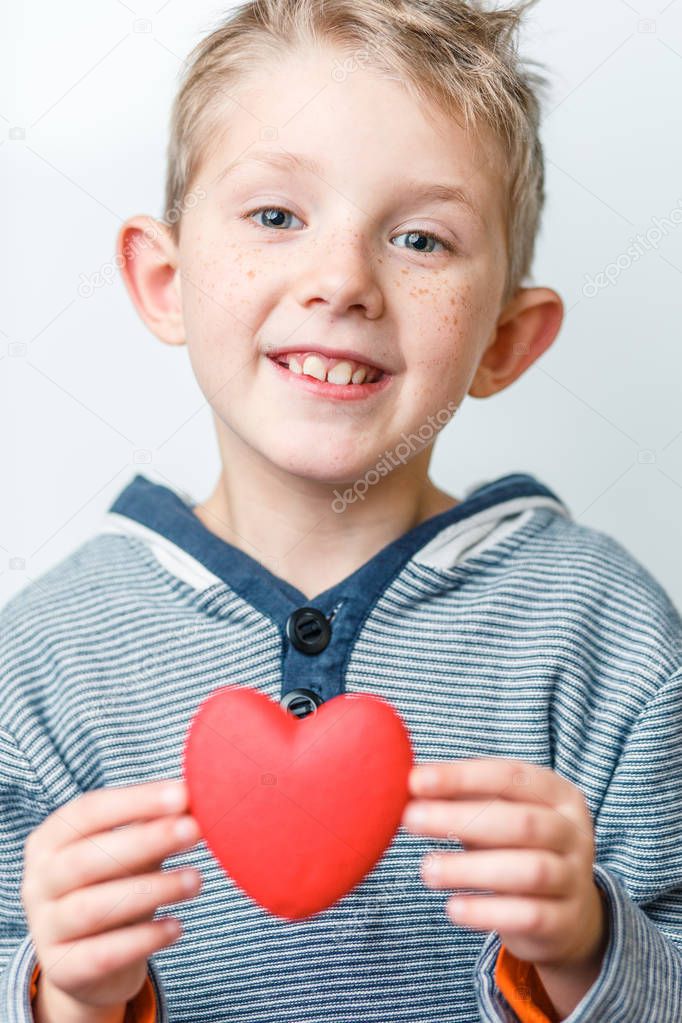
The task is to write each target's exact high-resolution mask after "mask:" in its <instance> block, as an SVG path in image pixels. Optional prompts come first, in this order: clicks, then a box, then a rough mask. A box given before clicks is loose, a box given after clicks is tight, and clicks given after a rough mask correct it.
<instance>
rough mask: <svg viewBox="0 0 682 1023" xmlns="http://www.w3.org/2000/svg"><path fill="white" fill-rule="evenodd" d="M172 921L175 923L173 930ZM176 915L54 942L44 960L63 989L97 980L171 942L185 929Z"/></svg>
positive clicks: (142, 958) (144, 957)
mask: <svg viewBox="0 0 682 1023" xmlns="http://www.w3.org/2000/svg"><path fill="white" fill-rule="evenodd" d="M171 925H175V926H174V927H173V929H172V930H171ZM178 926H180V922H179V921H178V920H177V919H176V918H175V917H164V918H162V919H159V920H151V921H149V922H147V923H141V924H135V925H134V926H132V927H121V928H119V929H118V930H115V931H109V932H106V933H105V934H98V935H96V936H94V937H91V938H83V939H82V940H81V941H75V942H65V943H63V944H57V945H53V946H52V947H51V949H50V951H49V953H48V954H47V956H46V958H45V962H44V963H43V964H42V965H43V967H44V970H45V972H46V973H50V974H51V977H52V979H53V981H54V982H55V983H57V979H58V982H59V987H61V988H62V990H64V991H72V990H77V989H79V988H82V987H85V986H87V985H89V984H93V983H97V982H98V981H100V980H101V979H102V977H104V976H106V975H108V974H111V973H113V972H114V971H116V970H119V969H122V968H123V967H125V966H130V965H132V964H133V963H136V962H138V961H140V960H145V959H148V958H149V957H150V956H151V955H153V953H154V952H158V950H159V949H161V948H164V947H165V946H166V945H170V944H172V943H173V942H174V941H176V940H177V938H179V937H180V934H181V933H182V931H181V929H180V930H178Z"/></svg>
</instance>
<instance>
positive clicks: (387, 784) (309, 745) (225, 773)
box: [183, 686, 413, 920]
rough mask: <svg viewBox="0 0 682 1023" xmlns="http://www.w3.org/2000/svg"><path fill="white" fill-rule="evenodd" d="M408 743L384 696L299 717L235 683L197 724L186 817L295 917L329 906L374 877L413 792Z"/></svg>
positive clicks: (252, 888) (268, 904)
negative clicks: (366, 876) (190, 816)
mask: <svg viewBox="0 0 682 1023" xmlns="http://www.w3.org/2000/svg"><path fill="white" fill-rule="evenodd" d="M412 763H413V757H412V747H411V744H410V738H409V735H408V732H407V729H406V728H405V725H404V724H403V721H402V719H401V718H400V717H399V715H398V714H397V713H396V711H395V710H394V709H393V707H392V706H391V705H390V704H389V703H387V702H386V701H385V700H382V699H381V698H380V697H378V696H370V695H364V694H355V693H352V694H342V695H339V696H335V697H333V698H332V699H331V700H327V701H326V702H325V703H322V704H321V705H320V706H319V707H318V708H317V710H316V711H315V712H314V713H311V714H309V715H308V716H307V717H304V718H297V717H295V716H294V715H293V714H291V713H290V712H289V711H286V710H284V708H283V707H281V706H280V705H279V704H278V703H274V702H273V701H272V700H270V699H269V698H268V697H267V696H265V695H264V694H263V693H260V692H257V691H256V690H254V689H249V688H247V687H245V686H227V687H225V688H222V689H219V690H217V691H216V692H214V693H212V694H211V695H210V696H209V697H208V698H207V699H206V700H205V701H204V702H203V703H202V704H201V706H200V707H199V709H198V710H197V712H196V714H195V716H194V719H193V720H192V723H191V725H190V728H189V731H188V734H187V739H186V742H185V750H184V764H183V772H184V776H185V778H186V780H187V785H188V788H189V805H190V813H191V814H192V815H193V816H194V817H195V818H196V820H197V821H198V823H199V826H200V827H201V832H202V838H203V840H204V841H205V842H206V845H207V846H208V848H209V849H210V850H211V852H212V853H213V855H214V856H215V857H216V859H217V860H218V861H219V863H220V864H221V865H222V867H223V869H224V870H225V871H226V873H227V874H229V876H230V877H231V878H232V880H233V881H234V882H235V883H236V884H237V885H238V886H239V887H240V888H241V889H242V891H244V892H245V893H246V894H247V895H248V896H250V897H251V898H252V899H253V900H254V901H255V902H257V903H259V905H261V906H262V907H263V908H264V909H267V910H268V911H269V912H270V913H273V914H276V915H278V916H281V917H285V918H287V919H290V920H294V919H297V918H300V917H305V916H311V915H312V914H313V913H319V912H320V911H321V910H323V909H326V908H327V907H328V906H331V905H332V903H334V902H336V901H337V900H338V899H340V898H341V897H342V896H343V895H345V894H346V893H347V892H349V891H350V890H351V889H352V888H354V887H355V885H357V884H358V883H359V882H360V881H361V880H362V878H363V877H364V876H365V875H366V874H368V873H369V871H370V870H371V869H372V868H373V867H374V865H375V864H376V862H377V861H378V860H379V858H380V857H381V856H382V854H383V853H384V851H385V850H386V849H387V848H388V846H389V845H390V843H391V841H392V840H393V836H394V835H395V833H396V831H397V830H398V827H399V825H400V821H401V818H402V815H403V810H404V808H405V804H406V802H407V800H408V799H409V798H410V797H409V792H408V784H407V778H408V775H409V773H410V769H411V767H412Z"/></svg>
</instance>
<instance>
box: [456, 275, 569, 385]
mask: <svg viewBox="0 0 682 1023" xmlns="http://www.w3.org/2000/svg"><path fill="white" fill-rule="evenodd" d="M563 318H564V304H563V302H562V300H561V297H560V296H559V295H558V294H557V293H556V291H553V290H552V289H551V288H519V290H518V291H517V292H516V294H515V295H514V297H513V298H512V299H511V300H510V301H509V302H508V303H507V305H506V306H505V308H504V309H503V311H502V313H501V314H500V317H499V319H498V321H497V326H496V328H495V333H494V334H493V336H492V338H491V340H490V341H489V343H488V347H487V348H486V350H485V351H484V353H483V355H482V357H481V360H480V362H479V364H478V369H477V370H476V374H475V376H474V378H473V380H472V382H471V385H470V387H469V391H468V393H469V394H470V395H471V396H472V397H473V398H487V397H488V396H489V395H491V394H496V393H497V392H498V391H502V390H504V388H505V387H509V385H510V384H511V383H513V382H514V381H515V380H516V379H518V377H520V376H521V374H522V373H525V371H526V370H527V369H528V367H529V366H531V365H532V364H533V363H534V362H535V360H536V359H538V358H539V357H540V356H541V355H542V353H543V352H545V351H547V349H548V348H549V346H550V345H551V344H552V342H553V341H554V338H555V337H556V336H557V334H558V333H559V328H560V327H561V323H562V321H563Z"/></svg>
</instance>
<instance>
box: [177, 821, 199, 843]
mask: <svg viewBox="0 0 682 1023" xmlns="http://www.w3.org/2000/svg"><path fill="white" fill-rule="evenodd" d="M173 830H174V832H175V834H176V835H177V836H178V838H182V839H188V838H192V837H193V836H194V835H196V833H197V825H196V822H195V820H194V818H193V817H181V818H180V820H179V821H176V824H175V827H174V828H173Z"/></svg>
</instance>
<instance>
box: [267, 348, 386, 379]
mask: <svg viewBox="0 0 682 1023" xmlns="http://www.w3.org/2000/svg"><path fill="white" fill-rule="evenodd" d="M280 358H281V359H283V360H284V361H286V362H287V363H288V364H289V369H290V370H291V371H292V372H293V373H305V374H306V375H307V376H312V377H315V378H316V379H317V380H322V381H324V380H326V381H327V382H328V383H330V384H349V383H350V382H351V381H352V382H353V383H354V384H362V383H364V382H365V381H366V382H367V383H373V382H374V381H375V380H377V379H378V378H379V377H380V376H381V370H379V369H374V367H371V366H365V365H363V364H362V363H359V362H350V361H349V360H347V359H340V360H337V359H325V358H324V357H323V356H321V355H317V354H315V353H310V354H308V355H303V354H302V353H301V354H299V355H293V354H291V353H289V354H286V355H282V356H280Z"/></svg>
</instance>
